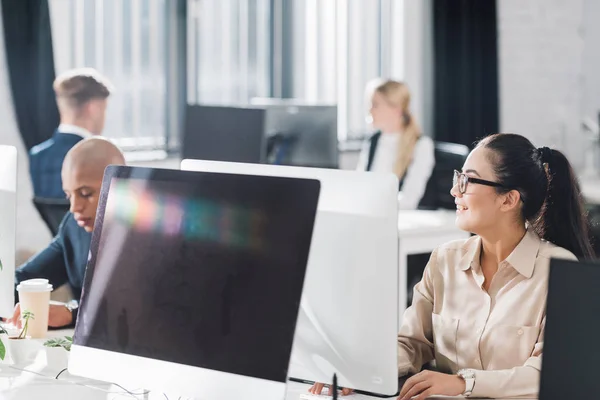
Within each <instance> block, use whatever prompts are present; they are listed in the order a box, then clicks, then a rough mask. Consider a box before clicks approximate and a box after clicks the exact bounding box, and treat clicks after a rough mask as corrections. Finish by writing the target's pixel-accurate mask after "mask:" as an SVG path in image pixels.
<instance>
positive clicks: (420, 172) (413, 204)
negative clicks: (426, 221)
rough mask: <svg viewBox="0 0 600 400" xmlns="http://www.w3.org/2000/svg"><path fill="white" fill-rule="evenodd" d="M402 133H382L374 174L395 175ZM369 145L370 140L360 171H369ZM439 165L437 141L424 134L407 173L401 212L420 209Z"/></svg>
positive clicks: (368, 142) (402, 192) (363, 152)
mask: <svg viewBox="0 0 600 400" xmlns="http://www.w3.org/2000/svg"><path fill="white" fill-rule="evenodd" d="M399 140H400V134H399V133H382V134H381V136H380V137H379V141H378V142H377V148H376V149H375V155H374V156H373V163H372V164H371V171H373V172H393V171H394V165H395V164H396V158H397V157H398V141H399ZM369 145H370V141H367V143H366V145H365V146H364V147H363V149H362V151H361V153H360V157H359V160H358V166H357V170H359V171H366V169H367V163H368V160H369ZM434 166H435V154H434V145H433V140H431V138H430V137H428V136H425V135H421V137H420V138H419V140H417V143H416V144H415V149H414V154H413V158H412V161H411V163H410V165H409V166H408V168H407V170H406V173H405V174H404V183H403V184H402V191H401V192H400V193H398V208H399V209H400V210H416V209H417V207H418V205H419V202H420V201H421V198H422V197H423V195H424V194H425V188H426V187H427V182H428V181H429V177H430V176H431V173H432V172H433V167H434Z"/></svg>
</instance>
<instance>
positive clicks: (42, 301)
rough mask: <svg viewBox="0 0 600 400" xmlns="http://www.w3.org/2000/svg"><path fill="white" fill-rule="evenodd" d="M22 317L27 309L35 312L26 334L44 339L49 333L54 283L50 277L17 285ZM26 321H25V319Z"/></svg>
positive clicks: (33, 337)
mask: <svg viewBox="0 0 600 400" xmlns="http://www.w3.org/2000/svg"><path fill="white" fill-rule="evenodd" d="M17 291H18V292H19V303H20V304H21V318H22V317H23V313H24V312H25V311H29V312H31V313H32V314H33V318H31V319H30V320H29V323H28V325H27V332H26V335H27V336H30V337H31V338H32V339H43V338H45V337H46V334H47V333H48V313H49V308H50V292H52V285H51V284H49V283H48V279H29V280H26V281H23V282H21V283H20V284H19V285H18V286H17ZM23 322H24V321H23Z"/></svg>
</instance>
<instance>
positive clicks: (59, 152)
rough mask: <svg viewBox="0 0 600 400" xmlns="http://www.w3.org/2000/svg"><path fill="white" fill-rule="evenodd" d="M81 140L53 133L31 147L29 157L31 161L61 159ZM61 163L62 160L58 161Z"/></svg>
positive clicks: (69, 135) (72, 136)
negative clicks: (48, 137)
mask: <svg viewBox="0 0 600 400" xmlns="http://www.w3.org/2000/svg"><path fill="white" fill-rule="evenodd" d="M82 139H83V138H82V137H81V136H77V135H71V134H61V133H55V134H54V135H53V136H52V137H51V138H50V139H48V140H45V141H43V142H42V143H40V144H38V145H36V146H33V147H32V148H31V150H29V156H30V157H31V158H33V159H36V158H37V159H42V158H55V157H63V158H64V156H65V155H66V154H67V153H68V152H69V150H71V148H72V147H73V146H75V145H76V144H77V143H78V142H80V141H81V140H82ZM60 162H61V163H62V159H61V160H60Z"/></svg>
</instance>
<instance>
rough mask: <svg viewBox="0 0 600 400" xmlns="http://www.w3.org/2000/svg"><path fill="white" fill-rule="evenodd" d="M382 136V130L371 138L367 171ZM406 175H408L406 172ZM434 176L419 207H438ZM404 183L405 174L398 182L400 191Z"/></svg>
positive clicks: (428, 183) (369, 168) (425, 208)
mask: <svg viewBox="0 0 600 400" xmlns="http://www.w3.org/2000/svg"><path fill="white" fill-rule="evenodd" d="M380 137H381V131H379V132H376V133H374V134H373V135H372V136H371V137H370V138H369V157H368V159H367V171H370V170H371V167H372V165H373V160H374V159H375V152H376V151H377V145H378V144H379V138H380ZM409 168H410V166H409ZM405 176H406V174H405ZM432 178H433V174H432V177H431V178H429V181H428V182H427V186H426V188H425V193H424V194H423V197H422V198H421V201H420V202H419V207H418V208H419V209H424V210H430V209H436V208H437V205H436V188H435V180H434V179H432ZM403 184H404V176H403V177H402V178H400V179H399V182H398V190H399V191H401V190H402V185H403Z"/></svg>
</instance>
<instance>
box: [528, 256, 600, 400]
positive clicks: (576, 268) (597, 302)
mask: <svg viewBox="0 0 600 400" xmlns="http://www.w3.org/2000/svg"><path fill="white" fill-rule="evenodd" d="M599 287H600V264H597V263H593V262H576V261H567V260H559V259H552V260H551V261H550V279H549V282H548V302H547V305H546V327H545V333H544V352H543V355H542V373H541V380H540V393H539V398H540V400H553V399H584V398H591V397H593V396H594V395H596V394H597V393H600V379H598V363H599V362H600V348H598V347H597V346H595V345H594V343H593V341H594V339H595V338H596V337H597V335H598V332H600V322H599V321H600V320H599V319H598V316H599V315H600V297H598V295H597V293H598V288H599Z"/></svg>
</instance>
